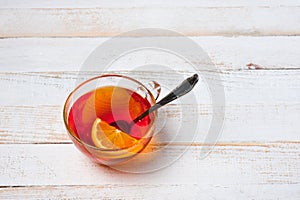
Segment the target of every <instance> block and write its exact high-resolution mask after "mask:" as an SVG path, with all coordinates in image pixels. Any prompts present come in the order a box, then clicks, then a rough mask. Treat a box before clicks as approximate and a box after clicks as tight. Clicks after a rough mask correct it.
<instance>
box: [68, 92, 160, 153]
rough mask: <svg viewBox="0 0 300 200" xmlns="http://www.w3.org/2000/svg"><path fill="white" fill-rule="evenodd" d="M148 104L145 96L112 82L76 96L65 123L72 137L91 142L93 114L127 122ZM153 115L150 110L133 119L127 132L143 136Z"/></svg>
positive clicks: (139, 137) (137, 137)
mask: <svg viewBox="0 0 300 200" xmlns="http://www.w3.org/2000/svg"><path fill="white" fill-rule="evenodd" d="M150 106H151V104H150V103H149V101H148V100H147V99H146V98H143V97H142V96H140V95H139V94H138V93H136V92H133V91H131V90H129V89H125V88H122V87H115V86H106V87H100V88H97V89H96V90H94V91H91V92H88V93H86V94H84V95H83V96H81V97H80V98H78V100H77V101H76V102H75V103H74V104H73V106H72V107H71V109H70V112H69V116H68V125H69V128H70V129H71V130H72V132H73V133H72V134H74V136H75V137H77V138H78V139H79V140H81V141H82V142H84V143H86V144H89V145H91V146H95V145H94V143H93V141H92V137H91V132H92V125H93V123H94V121H95V120H96V118H100V119H101V120H104V121H106V122H107V123H111V122H114V121H117V120H125V121H127V122H128V123H130V122H132V120H133V119H135V118H136V117H137V116H139V115H140V114H142V113H143V112H144V111H146V110H147V109H149V108H150ZM153 119H154V114H150V115H149V116H147V117H145V118H144V119H143V120H141V121H140V122H138V123H136V124H135V125H134V126H133V127H132V128H131V130H130V133H129V134H130V136H132V137H134V138H136V139H138V140H141V139H144V138H143V137H145V135H146V134H147V132H148V130H149V128H150V125H151V122H152V120H153ZM149 140H150V139H149ZM73 141H74V142H75V144H76V143H78V141H76V140H73ZM77 145H80V144H77ZM81 148H83V147H81ZM81 150H83V149H81ZM85 153H86V152H85Z"/></svg>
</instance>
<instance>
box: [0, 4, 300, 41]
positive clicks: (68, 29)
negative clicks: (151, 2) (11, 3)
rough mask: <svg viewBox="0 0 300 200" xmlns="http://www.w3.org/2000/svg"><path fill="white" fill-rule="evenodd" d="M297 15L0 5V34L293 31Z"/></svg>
mask: <svg viewBox="0 0 300 200" xmlns="http://www.w3.org/2000/svg"><path fill="white" fill-rule="evenodd" d="M299 13H300V7H298V6H274V7H272V6H271V7H269V6H248V7H247V6H246V7H186V6H178V7H160V6H145V7H138V8H135V7H128V8H122V7H112V8H111V7H109V8H105V7H96V8H94V7H92V8H1V9H0V19H1V20H0V30H1V32H0V37H2V38H5V37H86V36H88V37H96V36H114V35H116V34H119V33H123V32H126V31H130V30H134V29H140V28H153V27H155V28H161V29H168V30H174V31H178V32H180V33H182V34H184V35H188V36H199V35H206V36H207V35H219V36H220V35H223V36H224V35H226V36H237V35H252V36H254V35H255V36H262V35H299V34H300V32H299V30H300V23H299V19H300V14H299ZM137 16H138V17H137ZM158 35H159V34H158ZM133 36H139V35H133Z"/></svg>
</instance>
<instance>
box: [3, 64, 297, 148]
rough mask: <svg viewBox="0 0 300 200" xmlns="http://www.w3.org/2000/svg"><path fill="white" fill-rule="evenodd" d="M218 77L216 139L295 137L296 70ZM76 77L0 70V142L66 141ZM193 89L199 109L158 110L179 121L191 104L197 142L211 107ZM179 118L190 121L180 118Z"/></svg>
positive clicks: (171, 81) (146, 77)
mask: <svg viewBox="0 0 300 200" xmlns="http://www.w3.org/2000/svg"><path fill="white" fill-rule="evenodd" d="M117 73H121V74H124V75H129V76H131V77H134V78H137V79H138V80H143V82H148V81H150V80H159V81H160V82H161V83H165V84H166V83H168V84H167V85H168V86H169V87H170V88H174V87H175V86H176V85H177V84H178V82H179V81H180V79H178V77H176V76H175V77H174V76H173V78H170V77H172V76H171V75H168V72H164V73H163V76H162V75H161V72H145V71H135V72H132V71H117ZM185 73H187V72H180V74H185ZM201 73H202V72H201ZM203 73H204V74H205V75H207V76H208V77H210V79H216V74H215V73H210V72H203ZM187 74H189V73H187ZM87 75H88V76H94V75H95V74H87ZM221 77H222V79H223V84H224V89H225V97H226V102H225V103H226V108H225V109H226V115H225V122H224V129H223V135H222V137H221V138H220V141H229V142H238V141H261V142H262V141H298V140H299V130H300V127H299V123H298V119H299V118H300V116H299V115H300V112H299V110H300V103H299V102H300V93H298V92H296V91H298V90H300V74H299V70H288V71H284V70H277V71H274V70H250V71H236V72H235V71H232V72H227V73H223V74H221ZM287 77H288V78H287ZM75 78H76V73H74V72H73V73H72V72H54V73H50V72H47V73H2V74H0V82H1V85H4V86H5V87H3V89H2V92H3V93H4V94H5V96H3V97H2V98H1V100H0V104H1V107H0V110H1V113H2V114H1V116H0V119H1V120H0V136H1V137H0V142H1V143H57V142H69V140H68V138H67V137H66V131H65V129H64V125H63V120H62V107H63V104H64V101H65V99H66V98H67V95H68V93H69V92H70V91H71V90H72V89H74V87H75ZM177 79H178V80H177ZM82 80H84V78H83V79H82ZM163 85H164V84H163ZM164 91H165V92H166V90H164ZM194 91H195V94H196V96H197V97H198V109H199V111H198V112H197V111H196V108H197V105H187V104H186V105H183V107H181V106H180V104H179V105H176V104H175V105H173V106H169V107H166V110H164V111H162V113H164V114H166V115H167V114H168V113H169V114H170V113H171V115H168V118H169V120H170V123H171V124H174V125H176V124H178V120H181V116H180V108H183V109H191V113H193V114H195V115H199V117H200V122H201V123H200V124H201V127H200V129H199V130H201V131H200V132H199V133H198V135H199V137H200V138H197V141H199V142H201V141H202V140H203V133H206V132H207V130H208V126H209V124H210V120H211V117H212V107H211V102H210V96H209V93H208V91H207V88H206V87H205V84H204V83H203V82H202V81H200V82H199V86H198V87H196V88H195V90H194ZM172 113H174V114H172ZM184 123H189V121H188V120H185V122H184ZM170 127H172V125H170ZM24 135H26V137H24Z"/></svg>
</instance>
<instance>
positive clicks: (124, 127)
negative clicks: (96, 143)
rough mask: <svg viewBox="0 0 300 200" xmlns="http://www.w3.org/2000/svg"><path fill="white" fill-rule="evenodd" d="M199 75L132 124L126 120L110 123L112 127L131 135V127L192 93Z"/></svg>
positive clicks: (187, 81) (191, 78)
mask: <svg viewBox="0 0 300 200" xmlns="http://www.w3.org/2000/svg"><path fill="white" fill-rule="evenodd" d="M198 80H199V78H198V74H194V75H193V76H191V77H189V78H187V79H185V80H184V81H183V82H182V83H181V84H180V85H178V86H177V87H176V88H175V89H174V90H172V91H171V92H170V93H169V94H168V95H167V96H165V97H164V98H163V99H161V100H160V101H159V102H157V103H156V104H154V105H153V106H151V107H150V108H149V109H148V110H146V111H145V112H144V113H142V114H141V115H139V116H138V117H137V118H135V119H134V120H133V121H132V122H131V123H128V122H127V121H125V120H118V121H115V122H112V123H110V125H111V126H114V127H116V128H118V129H120V130H121V131H123V132H125V133H128V134H130V130H131V127H132V126H133V125H134V124H136V123H137V122H139V121H140V120H142V119H143V118H144V117H146V116H147V115H149V114H150V113H152V112H153V111H155V110H157V109H159V108H160V107H162V106H164V105H166V104H168V103H170V102H171V101H174V100H175V99H178V98H179V97H181V96H183V95H185V94H187V93H188V92H190V91H191V90H192V89H193V88H194V86H195V85H196V83H197V82H198Z"/></svg>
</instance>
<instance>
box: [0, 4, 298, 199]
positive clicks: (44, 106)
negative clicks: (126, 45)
mask: <svg viewBox="0 0 300 200" xmlns="http://www.w3.org/2000/svg"><path fill="white" fill-rule="evenodd" d="M299 13H300V2H299V1H293V0H287V1H277V0H274V1H258V0H254V1H244V0H241V1H235V0H232V1H229V2H228V1H219V0H213V1H211V0H201V1H195V0H189V1H179V0H175V1H164V2H161V1H158V0H155V1H151V2H150V1H146V0H145V1H144V0H142V1H126V2H123V1H120V0H113V1H100V2H99V1H94V0H90V1H67V0H62V1H47V0H44V1H34V0H30V1H17V0H13V1H6V0H2V1H0V37H1V39H0V85H1V94H2V95H1V98H0V111H1V115H0V198H1V199H38V198H42V199H49V198H51V199H62V198H70V199H123V198H125V199H153V198H155V199H161V198H164V199H299V198H300V190H299V188H300V146H299V145H300V131H299V130H300V123H299V120H300V70H299V69H300V68H299V66H300V59H299V55H300V36H299V35H300V15H299ZM147 27H148V28H149V27H151V28H164V29H171V30H174V31H178V32H180V33H182V34H184V35H187V36H190V37H191V39H192V40H194V41H195V42H197V43H198V44H199V45H200V46H201V47H202V48H203V49H204V50H205V51H206V52H207V53H208V54H209V56H210V57H211V59H212V61H213V62H214V64H215V65H216V66H217V67H218V68H219V69H220V70H221V72H220V76H221V78H222V80H223V83H224V87H225V96H226V108H225V109H226V116H225V123H224V129H223V133H222V135H221V137H220V139H219V141H218V143H217V145H216V147H215V148H214V150H213V151H212V152H211V154H210V155H209V156H208V157H206V158H205V159H201V158H200V157H199V150H200V148H201V140H200V139H201V137H200V136H199V138H200V139H199V138H196V140H195V142H194V143H193V145H192V147H190V149H189V151H188V152H186V153H185V154H184V155H183V157H182V158H181V159H179V160H178V161H177V162H176V163H175V164H173V165H171V166H170V167H168V168H165V169H163V170H160V171H158V172H155V173H150V174H138V175H135V174H125V173H121V172H118V171H115V170H112V169H109V168H106V167H101V166H98V165H96V164H94V163H92V162H90V161H89V160H87V159H86V158H85V157H84V156H83V155H81V154H80V152H78V151H77V150H76V149H75V147H74V145H73V144H71V142H70V140H69V138H68V136H67V134H66V131H65V129H64V125H63V121H62V106H63V103H64V101H65V99H66V97H67V95H68V93H69V92H70V91H71V90H72V89H73V88H74V82H75V79H76V72H77V71H78V70H79V68H80V66H81V64H82V62H83V61H84V60H85V59H86V57H87V56H88V55H89V53H90V52H92V51H93V50H94V48H96V47H97V46H98V45H100V44H101V43H102V42H103V41H105V40H107V39H109V38H110V37H111V36H114V35H116V34H118V33H122V32H123V31H129V30H133V29H137V28H147ZM154 56H155V59H156V60H157V62H158V63H160V62H166V63H165V64H168V65H173V66H178V65H181V64H184V63H181V62H180V61H176V60H170V61H166V60H165V58H164V57H163V56H160V55H159V54H158V55H154ZM144 57H145V56H144ZM249 63H255V64H258V65H260V66H261V67H262V69H259V70H258V69H257V70H255V69H248V67H247V66H246V65H247V64H249ZM119 64H120V65H121V64H124V65H127V66H130V65H138V64H147V60H146V59H144V58H143V56H141V57H139V58H137V57H135V56H132V57H128V58H126V59H125V60H123V61H120V62H119ZM116 73H120V74H125V75H129V76H133V77H136V78H145V77H146V78H147V79H149V80H160V81H162V82H164V81H165V82H170V84H171V85H174V86H175V85H176V84H177V80H175V79H174V78H172V77H170V76H165V75H166V74H163V73H161V72H148V73H145V72H135V73H133V72H130V71H128V70H126V68H124V69H123V70H122V71H116ZM166 73H167V72H166ZM179 73H182V74H187V73H188V72H186V71H184V70H179ZM201 73H208V72H201ZM208 75H209V76H210V77H211V78H212V79H213V78H216V74H214V73H208ZM201 95H202V96H203V98H200V100H199V102H198V104H197V105H187V106H189V107H192V108H193V107H194V108H197V107H198V108H199V116H200V119H201V120H203V121H204V122H207V121H209V119H210V118H211V115H212V113H211V112H210V110H211V105H210V104H209V103H208V101H206V100H205V99H206V98H207V96H205V94H202V93H199V96H201ZM179 106H180V105H172V106H170V109H171V111H172V113H174V114H172V115H170V116H169V117H170V120H173V121H174V122H176V121H177V120H179V119H180V115H176V113H178V109H179ZM187 131H188V130H187ZM202 132H204V130H201V129H200V130H199V135H201V133H202ZM154 145H159V144H154ZM182 148H184V144H183V146H182V144H180V145H178V146H176V145H175V146H172V147H171V148H170V149H169V150H168V151H170V154H169V155H168V156H173V155H174V152H176V151H180V150H181V149H182Z"/></svg>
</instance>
